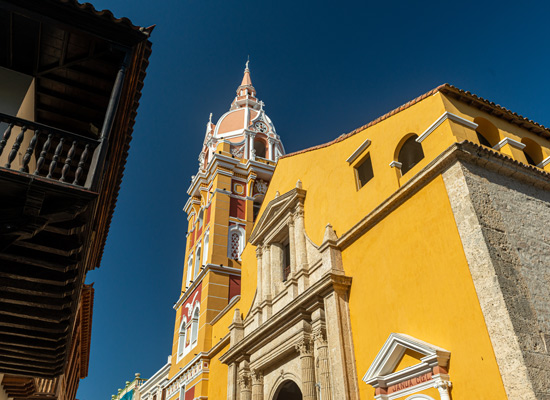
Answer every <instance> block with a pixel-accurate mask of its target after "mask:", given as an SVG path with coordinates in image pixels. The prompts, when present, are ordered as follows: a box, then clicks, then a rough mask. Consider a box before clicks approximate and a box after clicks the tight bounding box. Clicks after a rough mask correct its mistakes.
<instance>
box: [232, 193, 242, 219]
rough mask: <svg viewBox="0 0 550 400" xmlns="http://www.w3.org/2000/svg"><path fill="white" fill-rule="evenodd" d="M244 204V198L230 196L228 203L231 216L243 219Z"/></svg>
mask: <svg viewBox="0 0 550 400" xmlns="http://www.w3.org/2000/svg"><path fill="white" fill-rule="evenodd" d="M245 205H246V202H245V200H242V199H236V198H234V197H231V202H230V203H229V215H230V216H232V217H237V218H240V219H245V217H244V208H245Z"/></svg>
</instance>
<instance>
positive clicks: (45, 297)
mask: <svg viewBox="0 0 550 400" xmlns="http://www.w3.org/2000/svg"><path fill="white" fill-rule="evenodd" d="M150 32H151V29H149V28H140V27H136V26H134V25H132V24H131V22H130V21H128V20H126V19H116V18H114V16H113V15H112V14H111V13H110V12H108V11H102V12H100V11H97V10H95V9H94V8H93V7H92V6H91V5H89V4H80V3H78V2H77V1H72V0H71V1H66V0H41V1H34V0H0V36H1V37H3V38H5V39H6V40H4V41H2V43H1V44H0V67H2V68H3V71H6V70H8V71H13V74H14V75H18V76H26V77H28V80H29V81H31V80H32V89H29V91H31V90H32V91H33V92H32V93H31V95H29V98H31V99H32V102H31V103H30V104H32V107H29V110H31V111H29V113H30V114H32V117H26V116H25V117H23V116H22V115H20V114H17V115H18V116H16V115H13V114H14V113H10V112H7V111H4V110H2V109H0V374H5V375H4V380H5V381H6V382H2V385H3V386H4V388H7V387H10V388H11V389H10V391H11V392H13V393H19V394H18V398H21V399H23V398H29V399H30V398H35V397H36V396H38V397H40V398H47V397H48V396H50V397H52V398H57V396H61V395H60V394H59V393H58V392H57V391H58V389H55V390H53V389H52V388H53V386H51V385H53V383H52V382H54V383H55V382H62V384H61V383H60V385H61V386H59V387H64V388H65V389H63V390H64V391H65V394H63V396H62V397H63V398H65V395H66V393H69V392H70V393H72V394H71V395H68V396H69V397H71V398H74V393H76V388H77V387H78V379H77V380H76V383H75V382H74V381H73V380H71V381H70V382H69V381H68V380H67V379H68V377H74V376H78V378H82V377H84V376H86V371H87V364H88V354H87V352H88V351H89V332H90V331H91V326H90V324H91V313H90V312H88V311H85V310H84V311H79V310H81V308H82V307H84V306H85V308H86V309H91V306H92V300H91V298H90V295H89V293H88V294H86V293H85V292H86V289H85V286H84V280H85V276H86V273H87V272H88V271H89V270H91V269H94V268H96V267H98V266H99V264H100V262H101V257H102V253H103V248H104V245H105V241H106V238H107V234H108V231H109V225H110V221H111V218H112V215H113V211H114V208H115V205H116V199H117V195H118V190H119V187H120V183H121V180H122V175H123V171H124V165H125V162H126V157H127V154H128V149H129V142H130V140H131V136H132V130H133V124H134V120H135V117H136V115H137V108H138V106H139V98H140V96H141V93H140V91H141V88H142V87H143V79H144V78H145V69H146V68H147V65H148V61H147V60H148V57H149V55H150V53H151V43H150V42H149V41H148V37H149V34H150ZM10 73H12V72H10ZM1 83H2V82H0V84H1ZM29 93H30V92H29ZM14 97H15V96H14ZM85 299H88V300H86V301H84V300H85ZM88 314H89V318H88V317H87V318H84V317H80V316H85V315H88ZM79 332H88V333H86V335H87V336H82V335H83V333H82V334H81V333H79ZM82 338H87V339H86V340H87V343H88V346H84V347H83V348H84V349H85V351H84V353H82V354H80V353H79V351H77V350H75V349H77V348H79V346H80V347H82V344H81V343H83V341H84V339H82ZM86 349H87V350H86ZM75 351H76V352H77V353H78V354H80V355H79V357H78V360H81V361H78V362H77V361H72V360H76V359H77V358H75V357H73V354H76V353H75ZM75 368H76V369H77V370H76V372H75ZM31 377H32V378H31ZM71 379H72V378H71ZM48 382H49V383H48ZM63 382H64V383H63ZM46 383H47V384H46ZM48 385H50V386H51V387H50V386H48ZM56 385H57V383H56ZM46 386H48V387H47V388H46ZM56 387H58V386H56ZM59 390H61V389H59ZM54 392H55V393H54ZM33 393H34V394H33ZM46 393H48V394H47V395H46ZM38 397H36V398H38Z"/></svg>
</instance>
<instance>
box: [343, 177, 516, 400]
mask: <svg viewBox="0 0 550 400" xmlns="http://www.w3.org/2000/svg"><path fill="white" fill-rule="evenodd" d="M392 244H395V246H393V245H392ZM390 248H391V251H388V250H389V249H390ZM342 259H343V265H344V269H345V272H346V275H349V276H352V277H353V284H352V288H351V293H350V299H349V306H350V315H351V326H352V332H353V340H354V346H355V356H356V365H357V373H358V375H359V379H361V378H362V377H363V375H364V374H365V373H366V371H367V370H368V368H369V367H370V365H371V363H372V361H373V360H374V358H375V357H376V354H377V353H378V351H379V350H380V348H381V347H382V345H383V344H384V342H385V341H386V339H387V338H388V336H389V335H390V333H392V332H397V333H404V334H407V335H410V336H413V337H415V338H418V339H420V340H423V341H425V342H428V343H431V344H433V345H436V346H439V347H443V348H445V349H446V350H449V351H450V352H451V359H450V369H449V374H450V377H451V381H452V382H453V389H452V395H453V397H454V398H456V399H463V398H475V399H491V400H493V399H505V398H506V395H505V392H504V389H503V385H502V381H501V378H500V374H499V370H498V366H497V364H496V361H495V357H494V353H493V349H492V345H491V342H490V339H489V335H488V333H487V330H486V327H485V322H484V319H483V315H482V312H481V308H480V306H479V303H478V300H477V295H476V292H475V288H474V286H473V282H472V278H471V275H470V272H469V269H468V265H467V261H466V259H465V256H464V252H463V249H462V243H461V241H460V237H459V236H458V231H457V228H456V225H455V222H454V216H453V214H452V210H451V208H450V204H449V200H448V198H447V193H446V190H445V186H444V183H443V179H442V178H441V176H439V177H437V178H436V179H434V180H433V181H432V182H430V183H429V184H428V185H427V186H426V187H424V188H422V189H421V190H420V191H419V192H417V193H416V194H415V195H414V196H413V197H412V198H410V199H409V200H407V201H406V202H405V203H404V204H402V205H401V206H400V207H399V208H397V209H396V210H394V211H393V212H392V213H391V214H389V215H388V216H386V217H385V218H384V219H383V220H382V221H381V222H380V223H378V224H377V225H375V226H374V227H373V228H371V229H370V230H369V231H368V232H366V233H365V234H364V235H363V236H361V237H360V238H359V239H358V240H357V241H356V242H354V243H353V244H352V245H351V246H349V247H348V248H346V249H345V250H344V251H343V253H342ZM359 387H360V394H361V397H362V398H365V399H374V389H373V388H372V387H371V386H368V385H366V384H365V383H364V382H362V381H361V382H360V386H359Z"/></svg>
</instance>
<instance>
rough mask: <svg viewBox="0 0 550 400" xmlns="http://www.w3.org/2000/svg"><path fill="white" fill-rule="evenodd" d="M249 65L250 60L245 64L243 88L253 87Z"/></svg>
mask: <svg viewBox="0 0 550 400" xmlns="http://www.w3.org/2000/svg"><path fill="white" fill-rule="evenodd" d="M248 63H250V58H249V59H248V60H247V61H246V64H245V68H244V76H243V81H242V82H241V86H252V80H251V79H250V69H249V68H248ZM239 87H240V86H239Z"/></svg>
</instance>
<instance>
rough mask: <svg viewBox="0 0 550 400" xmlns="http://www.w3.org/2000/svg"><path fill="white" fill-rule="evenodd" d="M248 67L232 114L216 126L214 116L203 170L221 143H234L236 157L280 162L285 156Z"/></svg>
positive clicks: (223, 116)
mask: <svg viewBox="0 0 550 400" xmlns="http://www.w3.org/2000/svg"><path fill="white" fill-rule="evenodd" d="M248 64H249V62H248V61H247V62H246V67H245V70H244V76H243V79H242V82H241V84H240V85H239V87H238V88H237V93H236V96H235V99H234V100H233V102H232V103H231V107H230V109H229V111H228V112H226V113H225V114H223V115H222V116H221V117H220V119H219V120H218V121H217V123H216V124H214V123H212V115H210V120H209V121H208V123H207V126H206V135H205V140H204V145H203V148H202V151H201V155H200V157H199V161H200V163H201V168H202V169H206V167H207V166H208V160H211V158H212V157H211V154H212V152H214V151H216V147H217V145H218V143H219V142H220V141H225V142H228V143H229V144H230V151H231V154H232V155H233V156H234V157H237V158H241V159H245V160H257V159H260V160H261V159H265V160H269V161H277V160H278V159H279V157H280V156H282V155H283V154H284V153H285V151H284V147H283V144H282V143H281V140H280V137H279V135H277V131H276V130H275V125H274V124H273V122H272V121H271V119H270V118H269V117H268V116H267V114H266V113H265V111H264V105H265V104H264V102H262V101H261V100H259V99H258V98H257V97H256V89H255V88H254V86H253V85H252V79H251V78H250V69H249V67H248Z"/></svg>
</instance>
